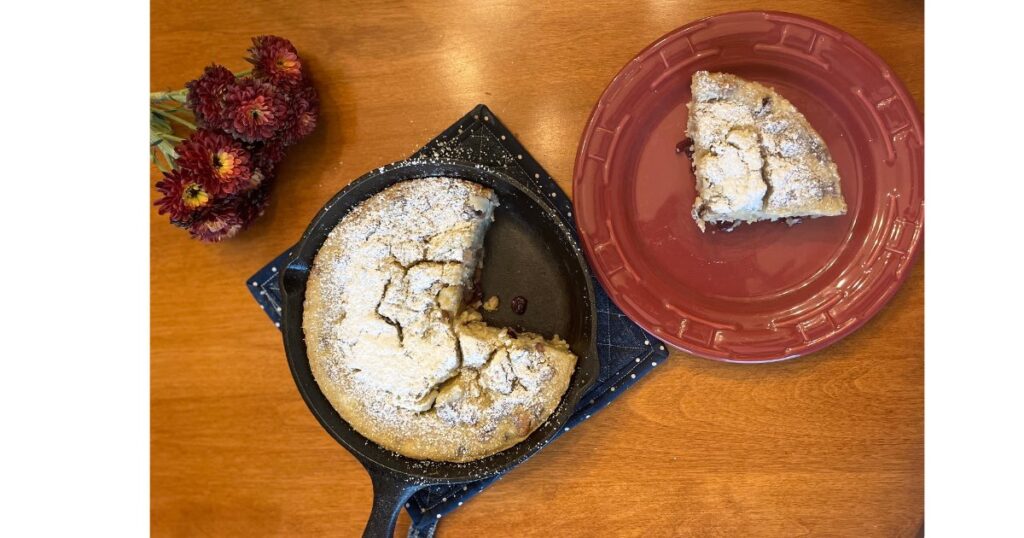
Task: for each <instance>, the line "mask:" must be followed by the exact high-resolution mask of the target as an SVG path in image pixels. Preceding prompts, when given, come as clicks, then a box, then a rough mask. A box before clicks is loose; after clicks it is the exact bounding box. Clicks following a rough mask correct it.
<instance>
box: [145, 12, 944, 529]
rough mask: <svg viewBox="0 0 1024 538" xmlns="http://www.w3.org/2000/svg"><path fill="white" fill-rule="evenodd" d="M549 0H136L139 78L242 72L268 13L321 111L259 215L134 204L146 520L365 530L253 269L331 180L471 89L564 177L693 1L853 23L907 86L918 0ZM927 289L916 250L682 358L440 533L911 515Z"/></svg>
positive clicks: (363, 500)
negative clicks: (191, 226)
mask: <svg viewBox="0 0 1024 538" xmlns="http://www.w3.org/2000/svg"><path fill="white" fill-rule="evenodd" d="M541 4H542V3H541V2H526V1H522V2H515V1H508V2H480V1H454V0H446V1H441V2H432V3H427V2H380V3H378V2H359V1H355V2H336V1H326V0H291V1H275V2H254V1H250V0H245V1H243V0H230V1H222V2H205V3H204V2H192V1H181V0H153V2H152V38H151V39H152V53H151V54H152V74H151V86H152V89H153V90H154V91H155V90H164V89H174V88H178V87H181V86H182V85H183V84H184V83H185V82H186V81H188V80H189V79H191V78H194V77H195V76H197V75H198V73H199V72H200V70H201V69H202V67H203V66H205V65H208V64H209V63H211V62H212V61H217V62H220V63H223V64H225V65H227V66H228V67H229V68H231V69H234V70H241V69H244V68H245V67H246V65H247V64H245V63H244V61H243V60H242V57H243V56H244V50H245V49H246V47H247V46H248V41H249V38H250V37H251V36H253V35H256V34H261V33H273V34H277V35H281V36H285V37H287V38H289V39H290V40H292V41H293V42H294V44H295V45H296V46H297V48H298V49H299V52H300V54H301V55H302V57H303V59H304V61H305V62H306V64H307V65H308V66H309V68H310V69H311V71H312V73H313V75H314V77H315V80H316V84H317V87H318V89H319V91H320V96H321V99H322V101H323V110H322V113H321V119H320V126H319V128H318V129H317V131H316V132H315V133H314V134H313V135H312V136H311V137H310V138H308V139H306V140H305V141H303V142H302V143H300V144H299V145H298V146H296V147H294V148H292V150H291V151H290V153H289V154H288V157H287V159H286V160H285V162H284V164H283V165H282V168H281V172H280V176H279V178H278V183H277V187H276V190H275V192H274V195H273V200H272V202H271V205H270V208H269V210H268V211H267V214H266V215H265V216H264V217H263V218H262V219H261V220H260V221H259V222H257V223H256V224H255V226H254V227H253V228H251V229H250V230H248V231H247V232H245V233H244V234H243V235H241V236H239V237H238V238H236V239H234V240H231V241H229V242H225V243H222V244H219V245H206V244H201V243H198V242H194V241H191V240H189V239H188V238H187V236H186V234H184V233H183V232H181V231H180V230H177V229H174V228H172V227H171V226H169V225H168V224H167V223H166V221H165V219H164V218H163V217H160V216H157V214H156V211H155V210H154V211H153V212H152V219H151V233H152V246H151V267H152V269H151V271H152V275H151V277H152V321H151V323H152V359H151V360H152V369H151V372H152V373H151V376H152V377H151V383H152V397H151V398H152V399H151V420H152V426H151V440H152V449H151V453H152V493H151V501H152V530H153V533H154V534H155V535H157V536H196V535H207V536H263V535H274V536H300V535H334V536H354V535H357V534H358V533H359V532H360V531H361V529H362V526H363V523H364V521H365V518H366V516H367V513H368V511H369V507H370V501H371V490H370V482H369V480H368V479H367V477H366V474H365V472H364V471H363V469H362V468H361V467H360V466H359V464H358V463H356V461H355V459H353V457H352V456H351V455H349V453H348V452H346V451H345V450H344V449H343V448H342V447H340V446H339V445H338V444H337V443H335V442H334V441H333V440H332V439H331V438H330V437H329V436H328V435H327V434H326V433H325V432H324V431H323V430H322V429H321V428H320V426H319V424H317V422H316V420H315V419H314V418H313V416H312V415H311V414H310V413H309V411H308V410H307V409H306V407H305V405H304V404H303V402H302V399H301V398H300V397H299V394H298V392H297V391H296V389H295V386H294V384H293V382H292V379H291V376H290V375H289V372H288V368H287V364H286V362H285V358H284V352H283V349H282V345H281V336H280V334H279V333H278V331H276V330H275V329H274V327H273V325H272V324H270V323H269V322H268V320H267V318H266V317H265V316H264V314H263V312H262V311H261V310H260V309H259V307H258V306H257V305H256V303H255V302H254V301H253V300H252V298H251V297H250V295H249V292H248V290H247V289H246V287H245V279H246V277H248V276H249V275H250V274H251V273H253V272H254V271H255V270H256V269H257V268H259V267H260V266H261V265H262V264H263V263H264V262H266V261H267V260H269V259H271V258H272V257H273V256H275V255H276V254H278V253H280V252H281V251H282V250H283V249H285V248H287V247H288V246H289V245H291V244H292V243H293V242H294V241H295V240H296V239H297V238H298V237H299V235H300V234H301V232H302V231H303V230H304V229H305V226H306V224H307V223H308V222H309V220H310V219H311V217H312V216H313V215H314V213H315V212H316V211H317V209H318V208H319V207H320V206H321V205H322V203H323V202H324V201H325V200H327V199H328V198H329V197H331V196H332V195H333V194H334V193H335V192H336V191H337V190H339V189H340V188H341V187H343V186H344V185H345V184H346V183H348V182H349V181H351V180H352V179H354V178H356V177H358V176H360V175H361V174H363V173H364V172H365V171H367V170H369V169H371V168H375V167H378V166H380V165H383V164H385V163H388V162H391V161H394V160H397V159H400V158H403V157H405V156H406V155H408V154H409V153H411V152H412V151H413V150H415V149H416V148H418V147H419V146H420V145H422V144H423V143H424V142H426V141H427V140H429V139H430V138H431V137H432V136H433V135H434V134H436V133H437V132H438V131H440V130H441V129H443V128H444V127H446V126H448V125H449V124H450V123H451V122H452V121H454V120H455V119H457V118H459V117H460V116H461V115H462V114H464V113H465V112H467V111H468V110H469V109H470V108H471V107H472V106H473V105H475V104H477V103H481V102H483V103H487V104H488V105H489V106H490V107H491V108H492V109H493V110H494V111H495V112H496V113H497V114H498V115H499V116H500V118H501V119H502V120H503V121H504V122H505V123H506V124H507V125H508V126H509V128H510V129H512V130H513V131H514V132H515V133H516V135H517V136H518V137H520V140H521V141H522V142H523V143H524V144H525V145H526V146H527V147H528V148H529V149H530V151H531V152H533V154H534V156H535V157H536V158H537V159H538V160H539V161H540V162H541V163H542V164H543V165H544V166H545V167H546V168H547V169H548V170H549V171H550V172H551V173H552V174H553V175H554V177H555V178H557V180H558V182H559V184H560V185H561V186H562V188H564V189H565V190H566V191H567V192H569V191H570V190H571V173H572V166H573V159H574V155H575V151H576V145H577V143H578V141H579V137H580V134H581V132H582V130H583V127H584V123H585V122H586V120H587V117H588V115H589V114H590V111H591V107H592V106H593V105H594V103H595V101H596V100H597V98H598V96H600V94H601V91H602V90H603V89H604V87H605V85H606V84H607V83H608V82H609V81H610V80H611V78H612V77H613V76H614V75H615V74H616V73H617V72H618V70H619V69H620V68H621V67H622V66H623V64H625V63H626V62H627V61H628V60H629V59H630V58H632V57H633V55H634V54H636V53H637V52H638V51H640V50H641V49H643V48H644V47H645V46H646V45H647V44H649V43H650V42H652V41H653V40H655V39H656V38H658V37H659V36H661V35H662V34H664V33H666V32H668V31H669V30H672V29H673V28H676V27H678V26H680V25H682V24H685V23H687V22H689V21H691V20H694V19H697V18H700V17H704V16H708V15H713V14H716V13H723V12H727V11H733V10H739V9H778V10H783V11H792V12H796V13H800V14H804V15H808V16H811V17H815V18H818V19H821V20H824V21H826V22H829V23H832V24H834V25H836V26H838V27H840V28H843V29H844V30H846V31H847V32H849V33H851V34H853V35H854V36H856V37H858V38H859V39H861V40H863V41H864V42H865V43H867V44H868V45H869V46H870V47H871V48H872V49H874V50H875V51H877V52H878V53H879V54H880V55H881V56H882V57H883V58H884V59H885V60H886V61H887V62H888V63H889V65H890V66H891V67H892V68H893V70H894V71H895V73H896V74H897V75H898V76H899V77H900V78H901V79H903V81H904V82H905V83H906V85H907V86H908V87H909V89H910V92H911V93H912V94H913V96H914V98H915V99H917V102H918V105H919V106H920V107H922V109H923V107H924V95H923V76H924V72H923V71H924V68H923V60H924V58H923V56H924V51H923V35H924V13H923V3H921V2H913V1H903V0H878V1H865V0H861V1H850V2H836V3H835V4H832V5H828V4H826V3H823V2H814V1H809V0H793V1H785V2H763V1H762V2H741V1H724V0H713V1H712V0H708V1H703V0H702V1H690V2H649V3H645V2H621V3H619V2H600V1H598V2H584V3H581V4H582V5H579V6H573V5H571V4H573V3H570V2H564V3H553V4H561V5H559V6H557V7H541ZM156 177H157V176H156V174H155V172H154V174H153V176H152V177H151V178H150V179H151V180H155V179H156ZM154 198H155V196H154ZM923 296H924V267H923V260H919V261H918V262H917V263H916V265H915V267H914V269H913V271H912V273H911V275H910V278H909V280H908V281H907V283H906V284H905V285H904V287H903V288H902V289H901V290H900V291H899V293H897V295H896V296H895V298H894V299H893V301H892V302H891V303H890V304H889V305H888V306H887V307H885V309H884V310H882V312H881V313H880V314H879V315H878V316H877V317H875V318H874V319H873V320H872V321H870V322H869V323H868V324H867V325H865V326H864V328H862V329H861V330H859V331H858V332H856V333H855V334H853V335H852V336H850V337H849V338H847V339H845V340H843V341H841V342H839V343H838V344H836V345H835V346H833V347H831V348H830V349H828V350H825V351H822V352H819V353H817V354H814V355H811V356H809V357H806V358H802V359H798V360H793V361H789V362H784V363H780V364H769V365H759V366H744V365H733V364H722V363H717V362H712V361H708V360H702V359H698V358H694V357H691V356H688V355H686V354H682V353H676V354H674V355H673V356H672V357H671V358H670V359H669V360H667V361H666V362H665V364H664V365H663V366H659V367H658V369H657V370H656V371H654V372H652V374H651V375H650V376H648V377H647V378H645V379H644V380H642V382H640V383H638V384H637V385H636V386H635V387H634V388H632V389H631V390H630V391H629V392H628V393H626V394H624V395H623V396H622V397H621V398H620V399H619V400H618V401H617V402H616V403H615V404H614V405H612V406H610V407H609V408H608V409H606V410H604V411H602V412H601V413H600V414H597V415H595V416H594V417H593V418H592V419H591V420H589V421H587V422H586V423H584V424H583V425H582V426H580V427H579V428H576V429H575V430H574V431H573V432H572V433H570V434H568V435H566V436H565V437H563V438H562V439H560V440H559V441H558V442H557V443H554V444H552V445H551V446H550V447H548V448H546V449H545V450H543V451H542V452H541V453H539V454H538V455H537V456H536V457H534V458H533V459H532V460H530V461H529V462H528V463H526V464H525V465H523V466H522V467H520V468H518V469H516V470H515V471H514V472H512V473H510V474H509V475H508V476H507V477H506V478H505V479H504V480H502V481H501V482H500V483H498V484H496V485H495V486H493V487H491V488H490V489H488V490H487V491H485V492H484V493H483V494H481V495H480V496H478V497H476V498H474V499H473V500H472V501H470V502H468V503H467V504H466V505H465V506H464V507H462V508H461V509H459V510H457V511H456V512H454V513H453V514H452V515H451V516H450V517H446V518H445V520H444V521H443V522H442V524H441V527H440V533H441V534H442V535H443V536H668V535H675V536H795V535H805V534H809V535H814V536H857V537H866V536H914V535H915V534H916V533H917V532H918V529H919V528H920V527H921V525H922V518H923V510H924V504H923V501H924V490H923V474H924V468H923V459H924V421H923V416H924V407H923V404H924V389H923V385H924V379H923V372H924V360H923V358H924V349H923V348H924V344H923V336H924V298H923ZM408 524H409V520H408V517H407V516H405V515H403V516H402V519H401V520H400V528H401V529H405V528H407V527H408Z"/></svg>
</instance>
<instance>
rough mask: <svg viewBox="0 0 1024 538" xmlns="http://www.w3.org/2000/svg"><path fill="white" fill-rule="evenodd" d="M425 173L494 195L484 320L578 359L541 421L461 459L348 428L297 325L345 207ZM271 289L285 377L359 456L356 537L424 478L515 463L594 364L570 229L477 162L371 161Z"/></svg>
mask: <svg viewBox="0 0 1024 538" xmlns="http://www.w3.org/2000/svg"><path fill="white" fill-rule="evenodd" d="M431 176H448V177H457V178H461V179H466V180H469V181H473V182H476V183H480V184H482V185H486V186H487V187H490V188H492V189H494V190H495V192H497V194H498V200H499V202H500V206H499V207H498V208H497V210H496V211H495V221H494V223H493V224H492V226H491V228H490V230H489V231H488V233H487V236H486V239H485V241H484V260H485V261H484V269H483V274H482V277H481V278H482V285H483V290H484V293H485V294H486V295H488V296H489V295H495V294H496V295H498V296H499V297H500V298H501V301H502V304H501V307H500V308H499V309H498V311H496V312H493V313H488V312H484V314H485V318H486V319H487V321H489V322H490V323H493V324H500V325H501V326H508V327H517V326H518V327H520V328H522V329H525V330H528V331H535V332H539V333H541V334H544V335H546V336H551V335H553V334H558V335H560V336H561V337H562V338H563V339H565V341H566V342H568V343H569V346H570V347H571V348H572V351H573V353H575V354H576V356H577V357H578V358H579V360H578V361H577V365H576V371H575V373H574V374H573V377H572V380H571V382H570V384H569V388H568V390H566V393H565V395H564V396H563V397H562V401H561V403H560V404H559V406H558V408H556V409H555V412H554V413H553V414H552V415H551V417H550V418H549V419H548V421H547V422H545V423H544V424H543V425H541V427H540V428H538V429H537V430H536V431H534V432H533V433H532V434H531V435H530V436H529V437H528V438H527V439H526V440H524V441H523V442H521V443H519V444H517V445H515V446H513V447H511V448H509V449H507V450H504V451H502V452H499V453H497V454H494V455H492V456H488V457H486V458H483V459H480V460H477V461H473V462H468V463H450V462H435V461H421V460H414V459H411V458H406V457H404V456H401V455H399V454H397V453H394V452H390V451H388V450H385V449H384V448H382V447H380V446H379V445H377V444H376V443H373V442H372V441H370V440H368V439H366V438H365V437H363V436H362V435H360V434H359V433H357V432H356V431H355V430H354V429H352V427H351V426H349V424H348V423H347V422H345V421H344V420H342V418H341V417H340V416H339V415H338V413H337V412H336V411H335V410H334V408H333V407H331V404H330V402H329V401H328V400H327V398H326V397H325V396H324V395H323V393H321V392H320V388H319V387H318V386H317V384H316V380H314V379H313V374H312V372H311V371H310V366H309V359H308V357H307V356H306V341H305V337H304V335H303V331H302V307H303V301H304V299H305V292H306V280H307V278H308V277H309V269H310V266H311V265H312V263H313V258H314V256H316V253H317V251H318V250H319V249H320V246H321V245H322V244H323V242H324V240H325V239H326V238H327V234H328V233H330V231H331V230H332V229H333V228H334V226H335V225H336V224H337V223H338V222H339V221H340V220H341V218H342V217H344V216H345V215H346V214H347V213H348V212H349V210H350V209H352V207H354V206H355V205H356V204H358V203H359V202H361V201H363V200H365V199H367V198H369V197H370V196H372V195H373V194H375V193H377V192H379V191H381V190H383V189H384V188H386V187H388V186H390V185H393V184H395V183H397V182H399V181H403V180H406V179H413V178H422V177H431ZM281 291H282V295H283V299H284V302H283V306H282V313H281V319H282V327H281V328H282V333H283V334H284V347H285V351H286V353H287V355H288V363H289V365H290V366H291V371H292V376H293V377H294V378H295V384H296V385H297V386H298V388H299V392H300V393H301V394H302V397H303V399H304V400H305V401H306V405H308V406H309V409H310V411H312V412H313V414H314V415H315V416H316V418H317V420H319V421H320V424H321V425H322V426H323V427H324V429H326V430H327V432H328V433H330V434H331V436H333V437H334V439H335V440H337V441H338V442H339V443H341V444H342V445H343V446H344V447H345V448H347V449H348V450H349V451H350V452H352V454H353V455H355V456H356V458H357V459H358V460H359V461H360V462H362V464H363V466H365V467H366V470H367V472H368V473H369V475H370V479H371V480H372V482H373V493H374V497H373V509H372V511H371V513H370V518H369V521H368V522H367V525H366V529H365V531H364V533H363V536H387V537H389V538H390V537H391V536H392V534H393V533H394V528H395V521H396V519H397V518H398V513H399V511H400V510H401V508H402V506H403V505H404V504H405V503H406V501H407V500H408V499H409V497H411V496H412V494H413V493H415V492H416V491H418V490H419V489H421V488H423V487H425V486H428V485H433V484H446V483H461V482H469V481H473V480H479V479H481V478H484V477H487V476H490V475H493V474H496V473H500V472H502V471H505V470H507V469H509V468H511V467H513V466H515V465H517V464H519V463H522V462H523V461H524V460H526V459H527V458H528V457H530V456H531V455H532V454H533V453H535V452H536V451H537V450H539V449H540V448H541V447H542V446H544V445H545V444H547V443H548V442H549V441H550V440H551V438H552V437H553V435H554V434H555V433H556V432H558V430H559V428H561V427H562V426H563V424H565V422H566V420H568V418H569V416H570V415H571V414H572V411H573V409H575V407H576V404H577V403H578V402H579V400H580V397H581V396H582V395H583V394H584V393H585V392H586V391H587V389H589V388H590V386H591V385H592V384H593V382H594V380H595V379H596V378H597V375H598V370H599V368H600V364H599V362H598V356H597V348H596V344H595V335H596V333H597V319H596V315H595V309H594V308H595V303H594V289H593V285H592V281H591V277H590V271H589V269H588V267H587V264H586V262H585V261H584V258H583V254H582V253H581V252H580V250H579V248H578V246H577V245H576V241H575V240H574V238H573V236H572V234H571V232H570V231H569V229H568V228H567V227H566V225H565V224H564V223H563V221H562V220H561V219H560V218H559V216H558V214H557V213H556V212H555V210H554V209H553V208H552V207H551V206H550V205H549V204H547V203H545V202H544V201H542V200H541V199H540V198H539V196H538V195H537V194H535V193H534V192H532V191H530V190H529V189H526V188H524V187H521V186H520V185H519V184H518V183H516V182H515V181H513V180H512V179H511V178H509V177H507V176H505V175H504V174H502V173H500V172H497V171H495V170H493V169H490V168H486V167H480V166H477V165H473V164H468V163H463V162H458V161H445V162H404V163H398V164H395V165H389V166H387V167H384V168H382V169H377V170H375V171H373V172H370V173H369V174H366V175H364V176H363V177H361V178H359V179H357V180H356V181H354V182H352V184H350V185H348V186H347V187H345V189H343V190H342V191H341V192H339V193H338V194H337V195H336V196H335V197H334V199H332V200H331V201H330V202H328V203H327V205H325V206H324V208H323V209H322V210H321V211H320V212H319V213H318V214H317V216H316V217H315V218H314V219H313V222H312V223H310V225H309V228H307V229H306V233H305V234H304V235H303V236H302V240H301V241H300V242H299V244H298V246H297V247H296V249H295V251H294V253H293V255H292V257H291V258H290V259H289V261H288V264H287V266H286V268H285V269H284V271H282V273H281ZM516 295H522V296H524V297H526V298H527V300H528V303H527V311H526V314H525V315H523V316H517V315H516V314H514V313H512V312H511V311H510V309H509V307H508V304H509V301H510V300H511V298H512V297H514V296H516Z"/></svg>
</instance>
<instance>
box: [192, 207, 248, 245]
mask: <svg viewBox="0 0 1024 538" xmlns="http://www.w3.org/2000/svg"><path fill="white" fill-rule="evenodd" d="M244 227H245V223H244V222H243V220H242V217H241V216H240V215H239V214H238V211H237V209H236V208H235V207H233V206H230V205H223V206H219V207H215V208H211V209H209V210H207V211H203V212H202V214H200V215H199V216H198V217H196V219H195V220H194V221H192V222H191V223H189V225H188V233H189V235H191V236H192V237H193V238H195V239H199V240H200V241H206V242H208V243H216V242H218V241H221V240H224V239H230V238H232V237H234V236H236V235H238V232H240V231H242V229H243V228H244Z"/></svg>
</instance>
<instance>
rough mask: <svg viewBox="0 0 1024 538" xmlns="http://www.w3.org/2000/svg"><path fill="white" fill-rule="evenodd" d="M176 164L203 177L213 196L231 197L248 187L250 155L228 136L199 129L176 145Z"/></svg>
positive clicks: (250, 173) (250, 164) (250, 166)
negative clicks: (223, 195) (226, 195)
mask: <svg viewBox="0 0 1024 538" xmlns="http://www.w3.org/2000/svg"><path fill="white" fill-rule="evenodd" d="M177 152H178V158H177V159H176V160H175V164H176V165H177V166H178V167H179V168H182V169H186V170H190V171H193V172H195V174H196V175H197V176H198V177H200V178H203V179H204V180H205V181H204V183H203V184H204V186H206V188H207V190H209V191H210V192H211V193H213V194H232V193H235V192H238V191H241V190H244V189H246V188H248V185H249V178H250V176H251V175H252V155H250V154H249V151H248V150H247V149H245V148H244V147H242V145H241V144H239V143H238V142H236V141H234V140H232V139H231V137H229V136H227V135H225V134H223V133H219V132H216V131H210V130H208V129H199V130H198V131H196V132H194V133H192V136H190V137H188V139H186V140H185V141H183V142H182V143H181V144H179V145H178V148H177Z"/></svg>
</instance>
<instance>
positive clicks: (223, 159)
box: [213, 151, 236, 179]
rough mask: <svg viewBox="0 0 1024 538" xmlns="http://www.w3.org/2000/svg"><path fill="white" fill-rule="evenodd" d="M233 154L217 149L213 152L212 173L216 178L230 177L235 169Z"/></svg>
mask: <svg viewBox="0 0 1024 538" xmlns="http://www.w3.org/2000/svg"><path fill="white" fill-rule="evenodd" d="M235 161H236V158H235V155H234V154H233V153H229V152H227V151H218V152H217V153H214V154H213V173H214V174H216V175H217V177H218V178H220V179H224V178H227V177H231V174H232V173H234V171H235Z"/></svg>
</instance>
